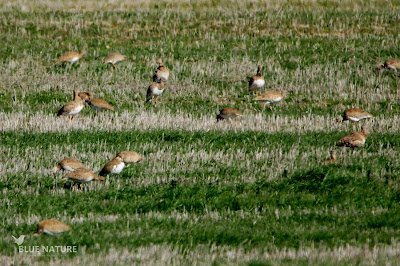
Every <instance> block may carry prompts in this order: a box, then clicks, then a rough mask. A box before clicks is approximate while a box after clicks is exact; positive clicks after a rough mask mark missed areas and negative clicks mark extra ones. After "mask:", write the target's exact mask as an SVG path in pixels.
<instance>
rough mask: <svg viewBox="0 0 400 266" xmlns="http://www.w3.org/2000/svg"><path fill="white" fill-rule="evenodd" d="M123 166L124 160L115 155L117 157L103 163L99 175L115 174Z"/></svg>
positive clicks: (120, 170) (119, 171)
mask: <svg viewBox="0 0 400 266" xmlns="http://www.w3.org/2000/svg"><path fill="white" fill-rule="evenodd" d="M124 167H125V163H124V160H123V159H122V157H120V156H118V155H117V157H115V158H114V159H113V160H111V161H110V162H108V163H106V165H104V167H103V169H101V171H100V175H102V176H104V175H109V174H111V175H116V174H119V173H121V172H122V170H123V169H124Z"/></svg>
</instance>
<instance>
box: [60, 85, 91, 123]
mask: <svg viewBox="0 0 400 266" xmlns="http://www.w3.org/2000/svg"><path fill="white" fill-rule="evenodd" d="M83 107H84V105H83V101H82V99H81V97H79V90H74V99H73V100H72V101H70V102H67V103H66V104H65V105H64V106H63V107H61V108H60V110H58V112H57V116H61V115H64V116H69V117H70V119H71V123H72V119H73V118H74V116H75V115H77V114H78V113H79V112H80V111H82V109H83Z"/></svg>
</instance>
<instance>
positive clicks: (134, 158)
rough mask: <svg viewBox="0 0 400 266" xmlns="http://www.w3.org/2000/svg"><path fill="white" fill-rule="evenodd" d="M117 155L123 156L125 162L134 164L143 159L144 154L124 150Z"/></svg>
mask: <svg viewBox="0 0 400 266" xmlns="http://www.w3.org/2000/svg"><path fill="white" fill-rule="evenodd" d="M116 157H120V158H122V160H123V161H124V163H125V164H128V163H129V164H133V163H137V162H139V161H141V160H143V156H141V155H140V154H139V153H137V152H135V151H122V152H120V153H118V154H117V156H116Z"/></svg>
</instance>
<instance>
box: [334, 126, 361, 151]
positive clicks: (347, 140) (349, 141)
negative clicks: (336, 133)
mask: <svg viewBox="0 0 400 266" xmlns="http://www.w3.org/2000/svg"><path fill="white" fill-rule="evenodd" d="M361 129H362V131H361V132H358V131H355V132H353V133H351V134H349V135H346V136H344V137H343V138H342V139H341V140H339V141H338V143H336V146H344V147H349V148H352V149H354V148H358V147H362V146H363V145H364V144H365V141H366V139H367V137H368V132H367V127H366V126H365V125H364V126H362V128H361Z"/></svg>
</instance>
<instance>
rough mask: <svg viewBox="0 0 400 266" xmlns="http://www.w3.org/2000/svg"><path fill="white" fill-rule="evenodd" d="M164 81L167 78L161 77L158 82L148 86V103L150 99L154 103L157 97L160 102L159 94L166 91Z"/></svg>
mask: <svg viewBox="0 0 400 266" xmlns="http://www.w3.org/2000/svg"><path fill="white" fill-rule="evenodd" d="M164 81H165V78H163V77H161V78H160V80H159V81H158V82H153V83H151V85H150V86H149V87H148V88H147V94H146V103H147V102H150V101H151V102H152V103H154V99H156V103H157V102H158V96H160V95H161V94H162V93H163V92H164Z"/></svg>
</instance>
